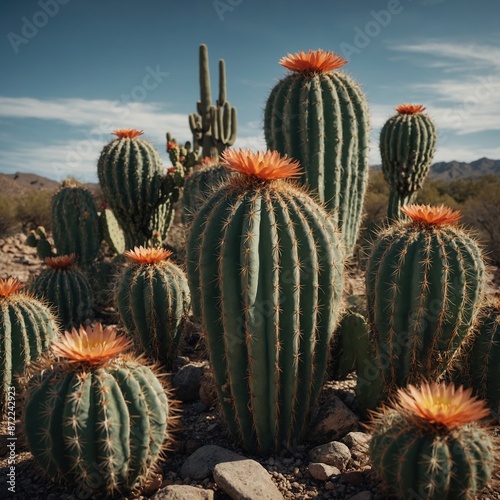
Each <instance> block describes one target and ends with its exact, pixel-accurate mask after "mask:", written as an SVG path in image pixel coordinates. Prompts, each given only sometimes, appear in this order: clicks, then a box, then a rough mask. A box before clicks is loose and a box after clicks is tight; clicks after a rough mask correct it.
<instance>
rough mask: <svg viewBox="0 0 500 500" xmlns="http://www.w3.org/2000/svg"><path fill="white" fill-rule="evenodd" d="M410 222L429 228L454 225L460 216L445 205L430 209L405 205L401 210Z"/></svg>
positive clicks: (422, 206)
mask: <svg viewBox="0 0 500 500" xmlns="http://www.w3.org/2000/svg"><path fill="white" fill-rule="evenodd" d="M401 212H403V213H404V214H405V215H407V216H408V217H409V218H410V219H411V220H412V221H414V222H417V223H421V224H426V225H429V226H442V225H447V224H456V223H457V222H459V221H460V219H461V217H462V215H461V213H460V212H459V211H458V210H452V209H451V208H449V207H446V206H445V205H439V206H437V207H432V206H430V205H406V206H405V207H403V208H402V209H401Z"/></svg>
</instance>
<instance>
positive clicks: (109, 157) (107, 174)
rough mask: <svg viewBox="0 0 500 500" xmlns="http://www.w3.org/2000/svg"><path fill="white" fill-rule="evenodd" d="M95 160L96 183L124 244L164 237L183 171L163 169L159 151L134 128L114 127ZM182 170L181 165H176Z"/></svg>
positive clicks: (131, 244) (142, 242)
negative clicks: (155, 236)
mask: <svg viewBox="0 0 500 500" xmlns="http://www.w3.org/2000/svg"><path fill="white" fill-rule="evenodd" d="M114 134H115V135H116V136H117V139H115V140H113V141H111V142H110V143H109V144H107V145H106V146H105V147H104V149H103V150H102V152H101V155H100V157H99V161H98V163H97V171H98V174H99V183H100V185H101V188H102V190H103V193H104V196H105V198H106V200H107V202H108V203H109V206H110V208H111V210H113V213H114V214H115V217H116V219H117V221H118V223H119V225H120V227H121V228H122V229H123V231H124V233H125V241H126V247H127V248H132V247H134V246H136V245H145V244H148V242H150V241H151V240H152V238H153V233H155V232H158V233H159V234H160V235H161V237H162V238H163V237H165V236H166V234H167V232H168V229H169V227H170V224H171V222H172V217H173V203H174V202H175V201H176V200H177V198H178V196H179V188H180V187H181V186H182V179H183V172H182V173H180V174H179V173H178V172H177V170H176V169H175V168H174V169H173V170H174V171H173V172H169V173H167V175H166V176H165V172H164V169H163V166H162V160H161V158H160V155H159V153H158V151H157V150H156V149H155V148H154V147H153V146H152V145H151V144H150V143H149V142H147V141H144V140H142V139H140V138H139V136H140V135H142V132H140V131H137V130H129V129H126V130H117V131H115V132H114ZM176 168H180V169H181V170H182V166H181V165H178V167H176Z"/></svg>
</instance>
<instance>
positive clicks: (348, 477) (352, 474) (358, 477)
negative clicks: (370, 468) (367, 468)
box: [340, 470, 364, 486]
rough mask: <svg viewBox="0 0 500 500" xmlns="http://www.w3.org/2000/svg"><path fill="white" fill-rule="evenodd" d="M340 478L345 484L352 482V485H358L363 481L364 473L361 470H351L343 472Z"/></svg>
mask: <svg viewBox="0 0 500 500" xmlns="http://www.w3.org/2000/svg"><path fill="white" fill-rule="evenodd" d="M340 479H341V480H342V481H344V482H345V483H347V484H352V485H353V486H359V485H360V484H362V483H363V481H364V475H363V472H362V471H359V470H351V471H349V472H343V473H342V475H341V476H340Z"/></svg>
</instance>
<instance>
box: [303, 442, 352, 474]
mask: <svg viewBox="0 0 500 500" xmlns="http://www.w3.org/2000/svg"><path fill="white" fill-rule="evenodd" d="M309 458H310V460H311V462H319V463H323V464H327V465H333V466H335V467H337V468H338V469H340V470H341V471H342V470H344V469H345V467H346V465H347V463H348V462H349V460H350V459H351V452H350V451H349V448H348V447H347V446H346V445H345V444H344V443H340V442H338V441H331V442H330V443H326V444H322V445H321V446H316V448H313V449H312V450H310V451H309Z"/></svg>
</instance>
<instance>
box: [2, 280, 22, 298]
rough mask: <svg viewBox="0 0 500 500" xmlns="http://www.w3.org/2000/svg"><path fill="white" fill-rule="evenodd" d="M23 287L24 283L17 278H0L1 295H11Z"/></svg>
mask: <svg viewBox="0 0 500 500" xmlns="http://www.w3.org/2000/svg"><path fill="white" fill-rule="evenodd" d="M23 287H24V285H23V284H22V283H21V282H20V281H19V280H18V279H17V278H6V279H2V278H0V297H3V298H6V297H10V296H11V295H13V294H14V293H16V292H18V291H19V290H21V288H23Z"/></svg>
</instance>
